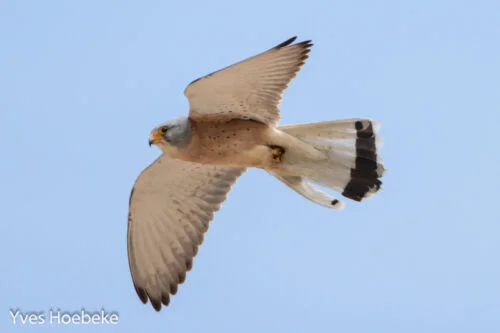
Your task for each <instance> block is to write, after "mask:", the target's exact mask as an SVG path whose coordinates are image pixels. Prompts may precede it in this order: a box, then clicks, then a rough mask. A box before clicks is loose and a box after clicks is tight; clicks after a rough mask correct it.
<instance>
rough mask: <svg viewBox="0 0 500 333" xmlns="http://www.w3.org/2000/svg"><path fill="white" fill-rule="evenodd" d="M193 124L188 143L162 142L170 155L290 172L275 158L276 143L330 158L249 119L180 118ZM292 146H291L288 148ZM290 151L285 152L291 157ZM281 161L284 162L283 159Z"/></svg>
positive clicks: (223, 164)
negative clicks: (204, 119)
mask: <svg viewBox="0 0 500 333" xmlns="http://www.w3.org/2000/svg"><path fill="white" fill-rule="evenodd" d="M177 122H179V123H183V124H184V123H185V125H183V126H185V128H189V131H188V132H189V136H188V137H187V140H186V143H185V145H183V146H182V147H176V146H173V145H170V144H169V145H161V146H160V149H162V150H163V152H164V153H166V154H169V156H170V157H172V158H176V159H180V160H183V161H187V162H195V163H201V164H211V165H221V166H239V167H255V168H261V169H265V170H273V171H276V172H280V173H281V174H286V173H287V170H286V168H284V163H276V161H275V160H274V159H273V148H272V147H276V146H277V147H283V148H284V149H286V150H290V151H292V152H298V151H303V153H304V154H306V155H309V157H310V158H317V159H326V158H327V157H326V155H325V154H323V153H321V152H319V151H317V150H314V149H311V148H312V147H311V146H310V145H307V144H304V143H303V142H302V141H300V140H298V139H296V138H295V137H293V136H290V135H288V134H287V133H285V132H283V131H281V130H279V128H275V127H273V126H269V125H267V124H263V123H261V122H258V121H254V120H249V119H230V120H228V121H225V122H200V121H193V120H190V119H189V118H188V117H184V118H181V119H178V120H177ZM288 148H290V149H288ZM289 155H290V154H283V159H288V158H289ZM281 162H284V161H283V160H282V161H281Z"/></svg>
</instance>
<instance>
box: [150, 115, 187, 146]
mask: <svg viewBox="0 0 500 333" xmlns="http://www.w3.org/2000/svg"><path fill="white" fill-rule="evenodd" d="M191 135H192V132H191V122H190V121H189V118H188V117H187V116H185V117H182V118H177V119H173V120H169V121H167V122H165V123H162V124H160V125H158V126H156V127H155V128H154V129H153V130H152V131H151V135H150V136H149V145H150V146H151V145H153V144H154V145H158V146H159V147H160V148H161V149H162V150H164V149H163V148H164V147H163V146H165V145H167V146H173V147H176V148H183V147H186V146H187V145H188V144H189V141H190V140H191Z"/></svg>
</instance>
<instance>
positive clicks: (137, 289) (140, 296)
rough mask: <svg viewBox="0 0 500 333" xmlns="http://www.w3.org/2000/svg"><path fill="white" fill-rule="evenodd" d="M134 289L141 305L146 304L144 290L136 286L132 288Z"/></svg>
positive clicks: (146, 297)
mask: <svg viewBox="0 0 500 333" xmlns="http://www.w3.org/2000/svg"><path fill="white" fill-rule="evenodd" d="M134 287H135V292H136V293H137V296H139V299H140V300H141V302H142V303H143V304H146V303H147V302H148V294H147V293H146V290H144V288H141V287H137V286H134Z"/></svg>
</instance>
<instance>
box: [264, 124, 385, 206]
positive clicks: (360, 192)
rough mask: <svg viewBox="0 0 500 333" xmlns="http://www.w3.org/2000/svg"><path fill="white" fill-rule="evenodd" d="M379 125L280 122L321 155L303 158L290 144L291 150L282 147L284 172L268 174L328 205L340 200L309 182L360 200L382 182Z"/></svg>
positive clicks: (335, 203)
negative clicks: (286, 123)
mask: <svg viewBox="0 0 500 333" xmlns="http://www.w3.org/2000/svg"><path fill="white" fill-rule="evenodd" d="M379 128H380V125H379V124H378V123H377V122H374V121H371V120H369V119H346V120H337V121H325V122H318V123H312V124H300V125H287V126H280V127H279V128H278V129H279V130H280V131H282V132H285V133H286V134H288V135H291V136H293V137H294V138H296V139H298V140H300V141H301V142H302V143H305V144H307V145H308V146H309V148H312V149H314V151H316V152H317V151H319V152H321V153H322V156H324V158H315V159H313V158H306V157H304V155H302V154H297V153H296V151H293V148H292V147H290V149H291V150H292V151H286V149H285V153H284V155H283V160H282V163H283V167H284V169H283V170H285V169H286V170H287V172H283V173H282V172H272V171H271V174H273V175H274V176H275V177H277V178H278V179H279V180H281V181H282V182H283V183H285V184H286V185H288V186H289V187H290V188H292V189H293V190H295V191H296V192H298V193H299V194H301V195H303V196H304V197H306V198H307V199H309V200H312V201H314V202H316V203H318V204H320V205H323V206H326V207H329V208H335V209H342V208H343V207H344V203H343V202H341V201H339V200H338V199H336V198H334V197H332V196H330V195H329V194H327V193H325V192H323V191H321V190H319V189H318V188H316V187H314V186H313V184H312V183H315V184H317V185H320V186H323V187H326V188H330V189H333V190H335V191H337V192H339V193H341V194H342V195H343V196H344V197H347V198H349V199H352V200H355V201H361V200H363V199H364V198H368V197H370V196H372V195H373V194H375V193H376V192H377V191H378V190H379V189H380V188H381V185H382V182H381V181H380V179H379V178H381V177H382V175H383V173H384V170H385V169H384V166H383V163H382V159H381V158H380V156H379V155H378V153H379V149H380V148H381V146H382V143H383V141H382V139H381V138H379V137H378V135H377V133H378V130H379ZM287 154H289V156H287ZM300 155H302V156H300Z"/></svg>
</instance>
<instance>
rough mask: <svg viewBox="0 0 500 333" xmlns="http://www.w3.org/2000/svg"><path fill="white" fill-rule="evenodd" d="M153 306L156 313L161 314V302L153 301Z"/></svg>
mask: <svg viewBox="0 0 500 333" xmlns="http://www.w3.org/2000/svg"><path fill="white" fill-rule="evenodd" d="M151 305H152V306H153V309H155V311H156V312H160V310H161V302H160V301H159V300H157V299H151Z"/></svg>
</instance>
